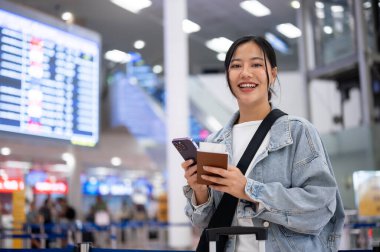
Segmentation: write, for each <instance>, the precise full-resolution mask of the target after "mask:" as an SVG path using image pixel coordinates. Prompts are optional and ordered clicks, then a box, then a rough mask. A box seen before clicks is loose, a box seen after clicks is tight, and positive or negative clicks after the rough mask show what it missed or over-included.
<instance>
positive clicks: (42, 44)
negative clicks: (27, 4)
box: [0, 6, 100, 146]
mask: <svg viewBox="0 0 380 252" xmlns="http://www.w3.org/2000/svg"><path fill="white" fill-rule="evenodd" d="M38 15H43V14H40V13H38V14H37V15H36V14H35V16H36V17H38ZM41 20H48V18H46V17H44V19H41ZM55 22H58V20H57V21H55ZM73 27H74V26H73V25H70V26H69V25H66V24H65V23H63V22H62V24H61V27H59V26H58V25H52V24H51V23H48V22H47V23H46V22H45V23H44V22H41V21H40V20H38V18H35V19H33V18H31V17H30V16H25V15H24V16H23V15H22V13H21V14H20V13H17V12H16V13H15V12H12V11H9V10H8V9H4V8H2V6H0V130H1V131H7V132H15V133H22V134H28V135H36V136H43V137H50V138H56V139H63V140H68V141H71V143H73V144H77V145H84V146H94V145H95V144H96V143H97V142H98V138H99V53H100V37H99V36H98V34H96V33H94V34H93V35H92V32H91V31H86V32H83V34H80V32H78V31H81V29H82V30H84V29H83V28H78V29H76V30H75V29H74V28H73ZM74 30H75V31H76V32H74ZM88 34H90V35H88Z"/></svg>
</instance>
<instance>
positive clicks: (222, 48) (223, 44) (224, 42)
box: [206, 37, 233, 53]
mask: <svg viewBox="0 0 380 252" xmlns="http://www.w3.org/2000/svg"><path fill="white" fill-rule="evenodd" d="M232 43H233V42H232V41H231V40H229V39H227V38H225V37H219V38H213V39H210V40H208V41H206V46H207V47H208V48H209V49H211V50H213V51H215V52H218V53H225V52H227V51H228V48H230V46H231V45H232Z"/></svg>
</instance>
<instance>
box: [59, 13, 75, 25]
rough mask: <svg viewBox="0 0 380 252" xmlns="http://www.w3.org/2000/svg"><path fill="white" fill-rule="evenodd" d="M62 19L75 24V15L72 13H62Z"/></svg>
mask: <svg viewBox="0 0 380 252" xmlns="http://www.w3.org/2000/svg"><path fill="white" fill-rule="evenodd" d="M61 18H62V20H63V21H65V22H67V23H73V22H74V14H73V13H71V12H70V11H66V12H64V13H62V15H61Z"/></svg>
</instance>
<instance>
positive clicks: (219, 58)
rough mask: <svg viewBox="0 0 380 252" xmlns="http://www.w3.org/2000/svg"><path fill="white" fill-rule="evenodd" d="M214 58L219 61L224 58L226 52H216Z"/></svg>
mask: <svg viewBox="0 0 380 252" xmlns="http://www.w3.org/2000/svg"><path fill="white" fill-rule="evenodd" d="M216 58H217V59H218V60H219V61H224V60H225V59H226V54H225V53H218V54H217V55H216Z"/></svg>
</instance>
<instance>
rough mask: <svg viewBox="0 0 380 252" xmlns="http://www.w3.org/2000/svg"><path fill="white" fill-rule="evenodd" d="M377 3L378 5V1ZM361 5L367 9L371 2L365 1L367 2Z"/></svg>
mask: <svg viewBox="0 0 380 252" xmlns="http://www.w3.org/2000/svg"><path fill="white" fill-rule="evenodd" d="M379 5H380V2H379ZM363 7H364V8H366V9H369V8H371V7H372V4H371V2H370V1H367V2H365V3H363Z"/></svg>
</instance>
